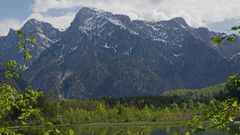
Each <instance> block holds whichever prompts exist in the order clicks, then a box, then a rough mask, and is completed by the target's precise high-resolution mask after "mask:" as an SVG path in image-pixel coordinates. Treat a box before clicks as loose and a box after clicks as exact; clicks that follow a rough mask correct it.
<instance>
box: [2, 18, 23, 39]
mask: <svg viewBox="0 0 240 135" xmlns="http://www.w3.org/2000/svg"><path fill="white" fill-rule="evenodd" d="M21 26H22V21H21V20H18V19H16V18H4V19H2V20H1V21H0V36H5V35H7V34H8V31H9V29H10V28H12V29H19V28H20V27H21Z"/></svg>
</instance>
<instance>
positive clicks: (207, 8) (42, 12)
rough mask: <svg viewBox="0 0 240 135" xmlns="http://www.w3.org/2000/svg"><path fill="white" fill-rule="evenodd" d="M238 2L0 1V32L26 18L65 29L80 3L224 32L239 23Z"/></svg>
mask: <svg viewBox="0 0 240 135" xmlns="http://www.w3.org/2000/svg"><path fill="white" fill-rule="evenodd" d="M239 5H240V0H1V1H0V35H6V34H7V33H8V30H9V28H14V29H17V28H20V27H21V26H22V25H23V23H24V22H26V20H28V19H30V18H36V19H39V20H42V21H47V22H50V23H52V24H53V25H54V26H55V27H57V28H66V27H68V26H69V25H70V22H71V21H72V19H73V18H74V16H75V14H76V12H77V11H78V10H79V9H80V8H81V7H82V6H88V7H95V8H99V9H103V10H107V11H111V12H113V13H120V14H126V15H129V16H130V17H131V19H141V20H148V21H150V20H154V21H159V20H167V19H171V18H173V17H183V18H184V19H185V20H186V21H187V22H188V23H189V24H190V25H191V26H193V27H208V28H209V29H211V30H214V31H221V32H228V29H229V28H230V27H231V26H232V25H240V8H239Z"/></svg>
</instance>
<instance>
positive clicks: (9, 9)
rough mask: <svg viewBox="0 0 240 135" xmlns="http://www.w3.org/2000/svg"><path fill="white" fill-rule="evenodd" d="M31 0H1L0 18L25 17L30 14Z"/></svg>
mask: <svg viewBox="0 0 240 135" xmlns="http://www.w3.org/2000/svg"><path fill="white" fill-rule="evenodd" d="M31 4H33V0H2V1H1V2H0V20H2V19H4V18H9V17H11V18H19V19H22V20H24V19H26V18H27V17H28V16H29V15H30V14H31V9H30V7H31Z"/></svg>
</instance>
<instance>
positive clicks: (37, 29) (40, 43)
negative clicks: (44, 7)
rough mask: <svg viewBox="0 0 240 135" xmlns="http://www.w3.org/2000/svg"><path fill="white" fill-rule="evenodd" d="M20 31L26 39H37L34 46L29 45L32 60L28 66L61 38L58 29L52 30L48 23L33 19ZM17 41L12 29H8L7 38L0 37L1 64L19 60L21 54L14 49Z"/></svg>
mask: <svg viewBox="0 0 240 135" xmlns="http://www.w3.org/2000/svg"><path fill="white" fill-rule="evenodd" d="M21 30H22V31H23V32H24V33H25V34H26V35H28V37H36V39H37V42H36V44H32V45H30V48H31V54H32V55H33V59H32V60H31V61H29V63H28V65H29V66H30V65H31V63H32V62H33V61H35V60H36V59H37V58H38V57H39V56H40V54H41V53H42V52H43V51H44V50H45V49H47V48H49V47H50V46H51V45H52V44H53V43H55V42H56V41H57V40H58V39H59V38H61V33H60V31H59V30H58V29H56V28H54V27H53V26H52V25H51V24H49V23H46V22H41V21H38V20H35V19H31V20H29V21H27V22H26V23H25V25H24V26H23V27H22V28H21ZM18 41H19V40H18V37H17V33H16V32H15V31H14V30H13V29H10V31H9V33H8V35H7V36H5V37H0V62H1V63H4V62H6V61H7V60H9V59H16V60H17V61H20V60H21V59H20V57H21V53H20V52H19V51H18V50H17V48H16V46H17V43H18ZM17 52H19V53H17Z"/></svg>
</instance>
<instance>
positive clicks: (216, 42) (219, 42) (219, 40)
mask: <svg viewBox="0 0 240 135" xmlns="http://www.w3.org/2000/svg"><path fill="white" fill-rule="evenodd" d="M225 39H226V37H222V38H218V37H212V38H211V41H212V42H213V43H215V44H217V45H221V44H222V43H223V41H224V40H225Z"/></svg>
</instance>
